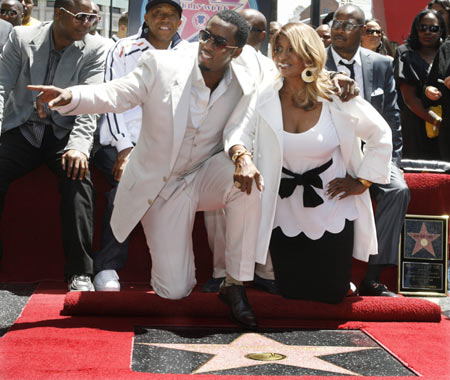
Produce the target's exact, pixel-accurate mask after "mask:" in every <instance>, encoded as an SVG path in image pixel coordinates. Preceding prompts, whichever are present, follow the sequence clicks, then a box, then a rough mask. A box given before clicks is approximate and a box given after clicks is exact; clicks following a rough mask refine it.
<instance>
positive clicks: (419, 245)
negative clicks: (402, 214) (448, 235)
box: [408, 223, 440, 257]
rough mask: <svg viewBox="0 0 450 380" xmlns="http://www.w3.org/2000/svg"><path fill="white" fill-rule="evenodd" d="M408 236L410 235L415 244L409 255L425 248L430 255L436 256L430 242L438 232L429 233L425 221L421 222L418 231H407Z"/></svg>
mask: <svg viewBox="0 0 450 380" xmlns="http://www.w3.org/2000/svg"><path fill="white" fill-rule="evenodd" d="M408 236H410V237H412V238H413V239H414V240H415V242H416V244H415V246H414V249H413V251H412V253H411V255H415V254H416V253H417V252H419V251H420V250H421V249H425V250H426V251H428V252H429V253H430V254H431V255H433V256H434V257H436V253H435V252H434V248H433V244H431V243H432V242H433V241H434V240H436V239H437V238H438V237H439V236H440V235H439V234H430V233H429V232H428V230H427V226H426V224H425V223H422V226H421V227H420V232H419V233H415V232H408Z"/></svg>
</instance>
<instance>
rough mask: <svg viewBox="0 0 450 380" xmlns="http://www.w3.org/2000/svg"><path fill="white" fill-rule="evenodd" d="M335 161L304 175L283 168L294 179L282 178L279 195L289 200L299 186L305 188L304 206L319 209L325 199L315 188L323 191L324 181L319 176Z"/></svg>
mask: <svg viewBox="0 0 450 380" xmlns="http://www.w3.org/2000/svg"><path fill="white" fill-rule="evenodd" d="M332 163H333V159H331V160H330V161H328V162H326V163H325V164H323V165H322V166H319V167H318V168H315V169H311V170H308V171H307V172H304V173H303V174H296V173H292V172H291V171H290V170H288V169H286V168H283V170H282V171H283V173H284V174H287V175H289V176H291V177H292V178H282V179H281V183H280V190H279V191H278V194H279V195H280V197H281V198H287V197H290V196H291V195H292V193H293V192H294V190H295V188H296V187H297V186H303V188H304V190H303V206H304V207H317V206H319V205H321V204H322V203H323V199H322V198H321V197H320V195H319V194H317V193H316V191H315V190H314V189H313V186H314V187H316V188H318V189H323V183H322V179H321V178H320V177H319V174H321V173H323V172H324V171H325V170H327V169H328V168H329V167H330V166H331V164H332Z"/></svg>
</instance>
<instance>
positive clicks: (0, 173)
mask: <svg viewBox="0 0 450 380" xmlns="http://www.w3.org/2000/svg"><path fill="white" fill-rule="evenodd" d="M68 139H69V134H67V135H66V137H64V138H62V139H60V140H59V139H57V138H56V137H55V136H54V134H53V130H52V127H50V126H48V127H46V130H45V134H44V137H43V139H42V144H41V147H40V148H35V147H34V146H32V145H31V144H30V143H29V142H28V141H27V140H26V139H25V138H24V137H23V135H22V133H21V132H20V130H19V128H14V129H12V130H10V131H7V132H5V133H3V134H2V135H1V138H0V216H1V214H2V212H3V208H4V203H5V196H6V193H7V191H8V188H9V185H10V184H11V183H12V182H13V181H14V180H16V179H18V178H20V177H23V176H24V175H25V174H27V173H28V172H30V171H32V170H34V169H36V168H38V167H39V166H40V165H41V164H42V163H46V164H47V166H48V167H49V168H50V170H51V171H52V172H53V173H55V174H56V175H57V176H58V186H59V192H60V194H61V204H60V214H61V222H62V242H63V250H64V255H65V258H66V261H65V266H64V274H65V275H66V277H70V276H71V275H74V274H92V273H93V262H92V236H93V215H94V214H93V213H94V197H95V194H94V187H93V184H92V181H91V179H90V175H88V176H87V178H85V179H84V180H82V181H80V180H78V179H77V180H72V179H71V178H69V177H67V173H66V172H65V171H64V170H63V169H62V166H61V156H62V155H63V153H64V149H65V147H66V145H67V141H68ZM45 217H46V216H45V215H43V216H42V218H43V220H44V219H45ZM26 233H27V232H25V231H24V235H25V234H26ZM24 238H26V236H24ZM49 238H51V236H49Z"/></svg>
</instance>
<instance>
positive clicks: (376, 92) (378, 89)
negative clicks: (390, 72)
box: [370, 87, 384, 96]
mask: <svg viewBox="0 0 450 380" xmlns="http://www.w3.org/2000/svg"><path fill="white" fill-rule="evenodd" d="M383 94H384V91H383V89H382V88H381V87H378V88H377V89H375V90H374V91H372V94H371V95H370V96H378V95H383Z"/></svg>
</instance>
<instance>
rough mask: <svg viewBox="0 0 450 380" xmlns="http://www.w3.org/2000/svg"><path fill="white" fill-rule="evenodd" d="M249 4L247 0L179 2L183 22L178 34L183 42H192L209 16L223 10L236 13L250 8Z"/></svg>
mask: <svg viewBox="0 0 450 380" xmlns="http://www.w3.org/2000/svg"><path fill="white" fill-rule="evenodd" d="M249 3H250V1H249V0H222V1H221V0H181V7H182V8H183V15H182V21H183V22H182V24H181V26H180V28H179V29H178V33H180V35H181V37H182V38H183V39H185V40H188V41H189V40H194V39H195V38H196V36H197V34H198V32H199V31H200V30H202V29H204V28H205V26H206V23H207V22H208V20H209V19H210V18H211V16H213V15H214V14H216V13H217V12H220V11H223V10H225V9H230V10H233V11H237V10H239V9H243V8H250V4H249Z"/></svg>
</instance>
